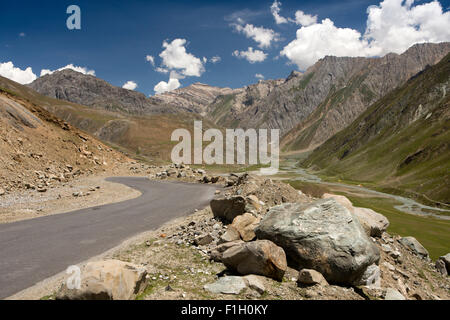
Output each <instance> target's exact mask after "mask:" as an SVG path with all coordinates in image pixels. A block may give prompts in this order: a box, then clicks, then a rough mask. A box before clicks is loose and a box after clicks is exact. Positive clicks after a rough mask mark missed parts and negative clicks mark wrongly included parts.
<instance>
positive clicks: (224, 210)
mask: <svg viewBox="0 0 450 320" xmlns="http://www.w3.org/2000/svg"><path fill="white" fill-rule="evenodd" d="M245 204H246V202H245V199H244V197H242V196H231V197H222V198H219V199H213V200H211V202H210V206H211V210H212V212H213V214H214V217H216V218H219V219H221V220H224V221H226V222H232V221H233V219H234V218H236V217H237V216H238V215H241V214H243V213H245Z"/></svg>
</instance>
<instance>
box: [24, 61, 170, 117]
mask: <svg viewBox="0 0 450 320" xmlns="http://www.w3.org/2000/svg"><path fill="white" fill-rule="evenodd" d="M28 86H29V87H30V88H32V89H34V90H36V91H37V92H39V93H40V94H43V95H45V96H47V97H51V98H56V99H61V100H65V101H70V102H73V103H77V104H81V105H85V106H89V107H93V108H96V109H103V110H108V111H117V112H125V113H130V114H151V113H170V112H175V110H171V108H170V107H169V106H167V105H164V104H163V103H162V101H156V102H155V101H153V100H152V99H149V98H147V97H146V96H145V95H144V94H143V93H140V92H137V91H133V90H127V89H123V88H120V87H116V86H113V85H111V84H109V83H108V82H106V81H104V80H102V79H99V78H96V77H94V76H91V75H85V74H82V73H80V72H76V71H73V70H71V69H64V70H61V71H56V72H54V73H52V74H48V75H45V76H43V77H40V78H38V79H36V80H35V81H34V82H32V83H31V84H29V85H28Z"/></svg>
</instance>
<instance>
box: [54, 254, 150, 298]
mask: <svg viewBox="0 0 450 320" xmlns="http://www.w3.org/2000/svg"><path fill="white" fill-rule="evenodd" d="M146 275H147V271H146V269H145V268H144V267H141V266H137V265H134V264H131V263H127V262H123V261H119V260H106V261H96V262H89V263H88V264H87V265H86V267H85V268H84V270H82V272H81V287H80V289H69V288H68V287H67V284H64V285H63V286H62V287H61V289H60V290H59V292H58V293H57V294H56V299H57V300H130V299H134V298H135V297H136V295H137V294H139V293H140V292H142V290H143V289H144V288H145V281H146Z"/></svg>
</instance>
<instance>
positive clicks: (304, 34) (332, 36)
mask: <svg viewBox="0 0 450 320" xmlns="http://www.w3.org/2000/svg"><path fill="white" fill-rule="evenodd" d="M281 55H282V56H286V57H287V58H288V59H289V60H290V61H291V62H292V63H295V64H296V65H297V66H298V67H299V68H300V69H301V70H305V69H306V68H307V67H309V66H311V65H312V64H314V63H315V62H316V61H317V60H319V59H321V58H323V57H325V56H326V55H335V56H358V55H363V56H367V55H370V48H369V47H368V43H367V41H364V40H361V34H360V33H359V32H358V31H356V30H353V29H348V28H337V27H336V26H335V25H334V23H333V21H331V20H330V19H325V20H323V21H322V22H321V23H317V24H313V25H311V26H308V27H302V28H301V29H298V30H297V39H295V40H293V41H292V42H290V43H289V44H288V45H287V46H286V47H284V49H283V50H282V51H281Z"/></svg>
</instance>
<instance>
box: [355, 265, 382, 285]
mask: <svg viewBox="0 0 450 320" xmlns="http://www.w3.org/2000/svg"><path fill="white" fill-rule="evenodd" d="M355 285H358V286H367V287H372V288H380V287H381V270H380V267H379V266H377V265H376V264H372V265H370V266H368V267H367V269H366V271H364V273H363V274H362V276H361V278H360V279H359V280H358V281H357V282H356V283H355Z"/></svg>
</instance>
